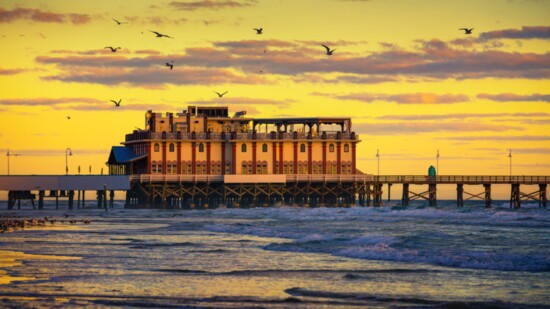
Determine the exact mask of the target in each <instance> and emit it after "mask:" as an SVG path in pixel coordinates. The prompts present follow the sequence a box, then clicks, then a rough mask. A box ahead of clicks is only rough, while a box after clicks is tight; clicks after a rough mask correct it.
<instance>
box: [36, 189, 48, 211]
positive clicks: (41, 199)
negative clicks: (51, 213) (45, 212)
mask: <svg viewBox="0 0 550 309" xmlns="http://www.w3.org/2000/svg"><path fill="white" fill-rule="evenodd" d="M45 194H46V193H45V192H44V190H40V191H38V209H44V195H45Z"/></svg>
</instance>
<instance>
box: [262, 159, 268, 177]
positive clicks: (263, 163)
mask: <svg viewBox="0 0 550 309" xmlns="http://www.w3.org/2000/svg"><path fill="white" fill-rule="evenodd" d="M267 173H268V172H267V161H263V162H262V174H267Z"/></svg>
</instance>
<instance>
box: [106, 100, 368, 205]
mask: <svg viewBox="0 0 550 309" xmlns="http://www.w3.org/2000/svg"><path fill="white" fill-rule="evenodd" d="M359 142H360V140H359V136H358V135H357V134H355V132H353V131H352V123H351V118H341V117H297V118H287V117H281V118H253V117H249V116H248V115H247V114H246V111H238V112H235V113H234V114H232V115H231V114H230V111H229V109H228V107H210V106H207V107H205V106H188V108H187V109H186V110H183V111H182V112H181V113H176V114H173V113H166V114H164V115H163V114H161V113H155V112H153V111H151V110H150V111H147V112H146V114H145V128H144V129H139V130H134V131H133V132H132V133H130V134H127V135H126V138H125V141H124V142H122V146H114V147H112V149H111V153H110V155H109V160H108V162H107V164H108V165H109V172H110V174H113V175H130V176H131V179H132V184H133V188H132V190H130V191H129V192H128V193H127V205H128V206H136V207H141V206H143V205H149V206H158V205H159V204H160V205H162V206H167V207H172V206H174V207H196V206H198V207H208V206H209V205H212V204H213V205H218V204H221V203H223V204H227V203H229V204H231V205H232V206H239V205H240V204H242V203H245V204H248V205H268V204H274V203H277V202H281V203H300V204H308V203H310V202H313V203H315V204H318V203H320V204H324V203H325V202H326V201H325V200H327V201H328V200H330V201H331V202H336V200H337V199H342V198H344V199H345V200H346V202H347V203H351V200H352V199H353V200H354V190H353V183H346V184H342V183H341V182H340V183H339V184H335V185H334V186H333V185H330V187H331V188H330V189H329V190H327V188H325V186H326V185H327V182H322V183H320V184H318V185H312V184H311V182H310V183H302V181H297V182H295V183H293V182H289V181H287V180H286V177H285V175H293V176H294V177H300V176H315V175H319V176H321V175H323V176H324V177H325V176H326V175H330V176H339V175H356V174H361V172H359V171H358V170H357V167H356V146H357V143H359ZM306 178H307V177H306ZM291 184H292V188H293V189H290V188H289V186H291ZM342 191H345V192H347V193H346V194H342ZM323 192H329V193H330V195H331V196H330V197H329V196H327V195H326V194H325V193H323ZM310 193H311V194H310Z"/></svg>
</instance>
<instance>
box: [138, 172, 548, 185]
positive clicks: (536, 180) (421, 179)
mask: <svg viewBox="0 0 550 309" xmlns="http://www.w3.org/2000/svg"><path fill="white" fill-rule="evenodd" d="M241 176H246V177H249V178H250V179H252V180H253V179H254V177H255V176H256V175H241ZM284 176H285V179H286V182H331V183H338V182H358V183H363V182H364V183H392V184H393V183H396V184H399V183H408V184H430V183H438V184H513V183H519V184H550V176H499V175H495V176H484V175H467V176H466V175H443V176H425V175H404V176H400V175H380V176H377V175H364V174H362V175H345V174H341V175H334V174H321V175H300V174H287V175H284ZM130 179H131V181H139V182H224V175H199V174H197V175H175V174H172V175H170V174H167V175H159V174H141V175H132V176H130Z"/></svg>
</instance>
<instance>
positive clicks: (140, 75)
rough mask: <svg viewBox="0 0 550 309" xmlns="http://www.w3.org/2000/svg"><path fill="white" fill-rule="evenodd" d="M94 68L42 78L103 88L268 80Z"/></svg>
mask: <svg viewBox="0 0 550 309" xmlns="http://www.w3.org/2000/svg"><path fill="white" fill-rule="evenodd" d="M158 66H159V68H123V69H121V68H101V67H98V68H93V67H86V68H83V69H82V70H80V71H76V72H74V71H71V70H65V71H64V72H63V73H61V74H59V75H50V76H45V77H42V79H44V80H48V81H63V82H77V83H90V84H103V85H120V84H128V85H133V86H146V87H147V86H149V87H151V88H163V87H164V85H166V84H173V85H212V84H216V85H217V84H227V83H235V84H260V83H267V82H268V80H266V79H264V78H261V77H257V76H250V75H248V76H247V75H244V74H239V73H235V72H233V71H232V70H229V69H221V68H195V67H183V68H176V67H175V68H174V69H173V70H167V69H165V68H161V67H160V65H158Z"/></svg>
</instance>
